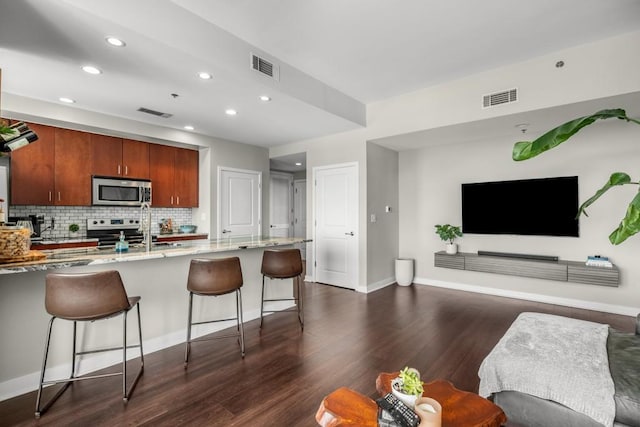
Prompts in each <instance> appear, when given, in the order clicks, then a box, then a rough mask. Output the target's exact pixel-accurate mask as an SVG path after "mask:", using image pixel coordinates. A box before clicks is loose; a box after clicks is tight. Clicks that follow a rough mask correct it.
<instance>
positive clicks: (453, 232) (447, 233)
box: [436, 224, 462, 255]
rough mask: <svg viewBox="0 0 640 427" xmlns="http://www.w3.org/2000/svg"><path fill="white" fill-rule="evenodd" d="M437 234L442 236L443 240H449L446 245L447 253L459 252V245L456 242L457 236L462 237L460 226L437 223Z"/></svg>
mask: <svg viewBox="0 0 640 427" xmlns="http://www.w3.org/2000/svg"><path fill="white" fill-rule="evenodd" d="M436 234H437V235H438V236H440V238H441V239H442V241H443V242H448V243H447V245H446V250H447V253H448V254H450V255H453V254H456V253H457V252H458V245H457V244H455V243H454V241H455V240H456V237H462V230H460V226H457V225H451V224H443V225H439V224H438V225H436Z"/></svg>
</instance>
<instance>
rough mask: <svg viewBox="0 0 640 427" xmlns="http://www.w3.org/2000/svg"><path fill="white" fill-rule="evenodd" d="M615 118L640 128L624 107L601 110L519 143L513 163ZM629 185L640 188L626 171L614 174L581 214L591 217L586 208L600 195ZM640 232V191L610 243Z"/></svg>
mask: <svg viewBox="0 0 640 427" xmlns="http://www.w3.org/2000/svg"><path fill="white" fill-rule="evenodd" d="M611 118H616V119H620V120H624V121H626V122H631V123H635V124H637V125H640V120H636V119H632V118H630V117H628V116H627V113H626V111H625V110H623V109H621V108H617V109H612V110H601V111H598V112H597V113H595V114H592V115H590V116H585V117H580V118H577V119H575V120H572V121H570V122H567V123H565V124H563V125H561V126H558V127H556V128H554V129H551V130H550V131H548V132H547V133H545V134H544V135H542V136H541V137H539V138H538V139H536V140H534V141H520V142H517V143H516V144H515V145H514V146H513V153H512V157H513V160H516V161H520V160H527V159H530V158H532V157H535V156H537V155H538V154H541V153H544V152H545V151H547V150H550V149H552V148H554V147H556V146H558V145H560V144H561V143H563V142H564V141H566V140H567V139H569V138H571V137H572V136H573V135H575V134H576V133H578V131H579V130H580V129H582V128H583V127H585V126H588V125H590V124H592V123H593V122H595V121H596V120H599V119H601V120H604V119H611ZM626 184H633V185H640V182H632V181H631V177H630V176H629V175H628V174H626V173H624V172H614V173H612V174H611V176H610V177H609V180H608V181H607V183H606V184H605V185H604V186H603V187H602V188H600V189H599V190H598V191H597V192H596V194H594V195H593V196H591V197H590V198H589V199H588V200H587V201H586V202H584V203H583V204H582V205H581V206H580V209H579V210H578V215H582V214H584V215H585V216H588V215H587V212H586V208H588V207H589V206H591V205H592V204H593V203H594V202H595V201H596V200H598V199H599V198H600V196H602V195H603V194H604V193H606V192H607V191H609V190H610V189H611V188H613V187H616V186H619V185H626ZM638 232H640V191H639V192H638V193H636V195H635V197H634V198H633V199H632V200H631V203H630V204H629V206H628V207H627V213H626V215H625V217H624V218H623V219H622V221H621V222H620V225H618V228H616V229H615V230H614V231H613V232H612V233H611V234H610V235H609V241H610V242H611V243H613V244H614V245H619V244H620V243H622V242H624V241H625V240H627V238H629V237H631V236H633V235H634V234H636V233H638Z"/></svg>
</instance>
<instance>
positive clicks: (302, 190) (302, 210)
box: [293, 179, 307, 259]
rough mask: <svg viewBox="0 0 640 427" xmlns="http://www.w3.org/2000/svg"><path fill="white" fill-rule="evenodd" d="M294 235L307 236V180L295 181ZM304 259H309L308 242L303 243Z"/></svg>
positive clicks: (301, 249) (301, 248) (301, 250)
mask: <svg viewBox="0 0 640 427" xmlns="http://www.w3.org/2000/svg"><path fill="white" fill-rule="evenodd" d="M293 235H294V236H295V237H306V236H307V180H306V179H296V180H295V181H294V182H293ZM299 246H300V252H301V253H302V259H307V244H306V243H301V244H300V245H299Z"/></svg>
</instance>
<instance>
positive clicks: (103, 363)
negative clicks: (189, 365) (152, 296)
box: [0, 301, 295, 404]
mask: <svg viewBox="0 0 640 427" xmlns="http://www.w3.org/2000/svg"><path fill="white" fill-rule="evenodd" d="M279 303H280V304H279V305H277V306H276V305H272V306H270V307H272V308H274V309H278V310H281V309H285V308H289V307H293V306H295V304H293V303H288V302H286V301H280V302H279ZM282 303H285V304H286V305H285V304H282ZM269 314H270V313H265V316H268V315H269ZM242 315H243V320H244V323H246V322H248V321H250V320H254V319H259V318H260V310H258V309H256V310H251V311H247V312H244V313H243V314H242ZM229 325H230V322H221V323H212V324H206V325H198V329H197V331H198V333H197V334H196V333H194V336H193V337H194V338H197V337H198V336H202V335H207V334H210V333H213V332H217V331H220V330H222V329H225V328H228V327H229ZM142 333H143V335H144V330H143V331H142ZM186 337H187V329H186V327H185V328H184V329H181V330H178V331H175V332H171V333H169V334H166V335H162V336H159V337H156V338H151V339H148V340H143V342H142V345H143V348H144V354H145V356H146V355H148V354H151V353H154V352H156V351H159V350H163V349H165V348H168V347H171V346H174V345H176V344H181V343H184V342H185V340H186ZM134 339H135V338H134ZM127 353H128V357H127V360H130V359H135V358H137V357H139V355H140V353H139V352H138V351H137V350H136V349H131V350H129V351H127ZM121 354H122V353H121V352H116V351H113V352H108V353H97V354H93V355H88V356H85V357H83V358H81V359H80V362H79V363H77V375H85V374H88V373H90V372H94V371H98V370H100V369H104V368H108V367H109V366H114V365H117V364H120V363H122V356H121ZM182 362H183V360H176V363H178V364H182ZM131 369H132V370H135V366H132V367H131ZM70 372H71V363H70V362H69V363H64V364H61V365H56V366H51V367H47V377H46V378H45V380H50V379H55V378H68V377H69V373H70ZM39 382H40V371H37V372H32V373H30V374H27V375H24V376H21V377H18V378H12V379H10V380H8V381H4V382H1V383H0V401H2V400H6V399H10V398H12V397H15V396H19V395H21V394H24V393H28V392H30V391H33V390H37V389H38V383H39ZM34 404H35V403H34Z"/></svg>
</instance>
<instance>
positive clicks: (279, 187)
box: [269, 172, 293, 237]
mask: <svg viewBox="0 0 640 427" xmlns="http://www.w3.org/2000/svg"><path fill="white" fill-rule="evenodd" d="M292 193H293V175H291V174H288V173H281V172H271V177H270V186H269V199H270V203H269V236H271V237H291V233H292V232H293V200H292V199H293V197H292Z"/></svg>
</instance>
